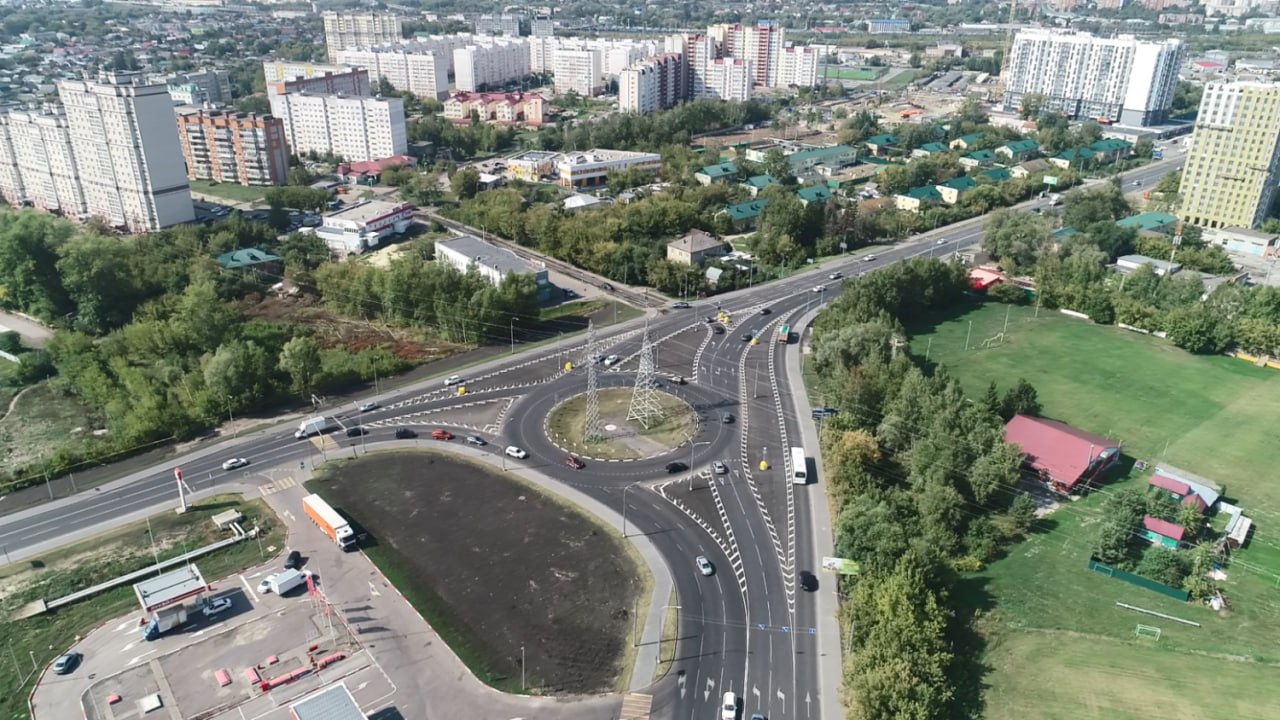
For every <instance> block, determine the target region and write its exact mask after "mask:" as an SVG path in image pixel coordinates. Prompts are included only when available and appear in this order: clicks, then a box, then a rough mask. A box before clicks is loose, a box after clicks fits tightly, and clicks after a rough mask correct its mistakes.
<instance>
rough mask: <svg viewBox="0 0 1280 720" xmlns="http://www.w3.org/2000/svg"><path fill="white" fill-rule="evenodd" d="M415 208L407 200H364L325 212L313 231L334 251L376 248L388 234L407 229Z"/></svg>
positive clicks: (343, 251)
mask: <svg viewBox="0 0 1280 720" xmlns="http://www.w3.org/2000/svg"><path fill="white" fill-rule="evenodd" d="M415 209H416V208H414V206H413V205H410V204H409V203H391V202H385V201H382V200H365V201H364V202H358V203H355V204H354V205H348V206H347V207H344V208H342V209H341V210H337V211H335V212H331V213H326V214H325V215H324V217H323V218H322V219H321V224H320V227H318V228H316V229H315V234H316V237H318V238H320V239H321V240H324V242H325V244H327V245H328V246H329V247H330V248H331V249H332V250H334V252H338V253H345V254H348V255H349V254H354V253H360V252H364V251H365V250H369V249H371V248H375V247H377V246H378V245H379V244H381V242H382V240H383V239H384V238H386V237H387V236H389V235H395V234H398V233H402V232H404V231H405V230H408V229H409V226H410V225H412V224H413V211H414V210H415Z"/></svg>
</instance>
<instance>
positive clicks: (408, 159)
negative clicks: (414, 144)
mask: <svg viewBox="0 0 1280 720" xmlns="http://www.w3.org/2000/svg"><path fill="white" fill-rule="evenodd" d="M397 167H406V168H416V167H418V158H416V157H414V156H412V155H392V156H391V157H389V158H381V159H379V160H365V161H362V162H349V163H340V164H339V165H338V169H337V171H336V172H335V173H334V174H335V175H337V176H338V179H340V180H342V181H343V182H345V183H350V184H352V185H359V184H361V183H366V184H369V185H373V184H375V183H378V182H380V181H381V180H382V173H384V172H386V171H387V170H390V169H391V168H397Z"/></svg>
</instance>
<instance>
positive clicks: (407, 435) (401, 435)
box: [396, 428, 418, 440]
mask: <svg viewBox="0 0 1280 720" xmlns="http://www.w3.org/2000/svg"><path fill="white" fill-rule="evenodd" d="M416 437H418V433H416V432H414V431H412V430H410V429H409V428H400V429H399V430H396V439H397V440H412V439H414V438H416Z"/></svg>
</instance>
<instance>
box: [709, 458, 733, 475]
mask: <svg viewBox="0 0 1280 720" xmlns="http://www.w3.org/2000/svg"><path fill="white" fill-rule="evenodd" d="M711 472H713V473H715V474H717V475H724V474H726V473H728V472H729V466H728V465H725V464H724V463H722V462H720V461H719V460H712V461H711Z"/></svg>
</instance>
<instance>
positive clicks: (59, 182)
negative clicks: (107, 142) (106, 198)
mask: <svg viewBox="0 0 1280 720" xmlns="http://www.w3.org/2000/svg"><path fill="white" fill-rule="evenodd" d="M0 195H3V196H4V199H5V201H7V202H8V203H9V204H10V205H13V206H15V207H21V206H22V205H25V204H28V203H29V204H30V205H31V206H32V207H35V208H38V209H40V210H46V211H49V212H60V213H62V214H63V215H66V216H68V217H73V218H74V217H81V216H83V215H85V214H86V211H87V207H86V205H85V200H84V190H83V189H82V187H81V185H80V177H79V175H78V174H77V173H76V158H75V153H74V151H72V149H71V129H70V126H69V125H68V124H67V116H66V115H65V114H63V112H62V110H61V108H57V107H54V106H46V107H45V108H43V109H41V110H33V111H29V112H28V111H20V110H14V111H12V112H8V113H5V114H3V115H0Z"/></svg>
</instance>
